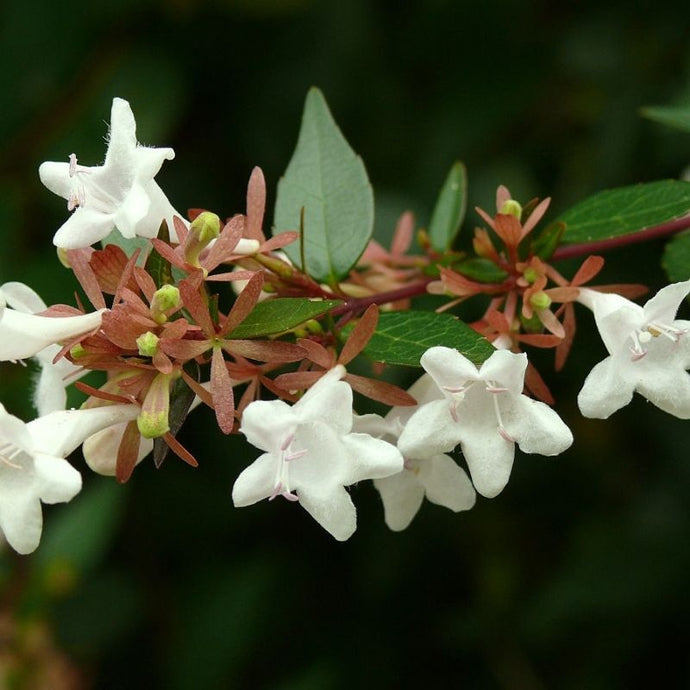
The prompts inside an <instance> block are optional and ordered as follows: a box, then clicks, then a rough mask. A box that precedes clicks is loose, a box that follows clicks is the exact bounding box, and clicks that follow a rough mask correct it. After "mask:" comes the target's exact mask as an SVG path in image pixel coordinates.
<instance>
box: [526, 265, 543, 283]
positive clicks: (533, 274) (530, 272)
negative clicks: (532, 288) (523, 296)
mask: <svg viewBox="0 0 690 690" xmlns="http://www.w3.org/2000/svg"><path fill="white" fill-rule="evenodd" d="M522 276H523V278H524V279H525V280H526V281H527V282H528V283H529V284H530V285H532V284H533V283H536V282H537V278H539V273H538V272H537V271H536V270H535V269H533V268H532V267H530V268H528V269H526V270H525V272H524V273H523V274H522Z"/></svg>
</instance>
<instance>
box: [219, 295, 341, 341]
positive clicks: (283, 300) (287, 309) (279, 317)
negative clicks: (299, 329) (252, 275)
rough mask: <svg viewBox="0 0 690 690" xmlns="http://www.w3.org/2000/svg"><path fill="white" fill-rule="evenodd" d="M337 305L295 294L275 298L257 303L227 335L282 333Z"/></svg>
mask: <svg viewBox="0 0 690 690" xmlns="http://www.w3.org/2000/svg"><path fill="white" fill-rule="evenodd" d="M338 304H340V302H339V301H338V300H310V299H306V298H298V297H295V298H291V297H277V298H276V299H271V300H266V301H265V302H259V303H258V304H257V305H256V306H255V307H254V309H253V310H252V312H251V313H250V314H249V316H247V318H245V319H244V321H243V322H242V323H241V324H240V325H239V326H238V327H237V328H235V330H234V331H232V333H230V336H229V337H230V338H258V337H260V336H264V335H274V334H276V333H282V332H283V331H287V330H289V329H290V328H294V327H295V326H299V325H300V324H301V323H304V322H305V321H308V320H309V319H313V318H315V317H317V316H320V315H321V314H325V313H326V312H327V311H328V310H329V309H332V308H333V307H335V306H337V305H338Z"/></svg>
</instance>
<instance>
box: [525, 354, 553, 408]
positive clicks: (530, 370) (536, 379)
mask: <svg viewBox="0 0 690 690" xmlns="http://www.w3.org/2000/svg"><path fill="white" fill-rule="evenodd" d="M525 388H527V390H528V391H529V392H530V393H532V395H534V397H535V398H537V400H541V401H542V402H545V403H546V404H547V405H553V404H554V403H555V402H556V400H555V399H554V397H553V395H552V394H551V391H550V390H549V387H548V386H547V385H546V383H545V382H544V379H543V378H542V377H541V374H540V373H539V372H538V371H537V370H536V368H535V367H534V365H533V364H532V363H531V362H529V363H528V364H527V370H526V371H525Z"/></svg>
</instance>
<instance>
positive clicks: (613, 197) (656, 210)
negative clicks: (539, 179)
mask: <svg viewBox="0 0 690 690" xmlns="http://www.w3.org/2000/svg"><path fill="white" fill-rule="evenodd" d="M688 211H690V182H681V181H679V180H662V181H660V182H649V183H647V184H638V185H632V186H630V187H619V188H618V189H609V190H607V191H604V192H600V193H599V194H595V195H594V196H592V197H590V198H589V199H585V201H582V202H580V203H579V204H577V205H575V206H573V208H571V209H569V210H568V211H566V212H565V213H564V214H562V215H561V217H560V218H559V219H558V220H559V221H560V222H562V223H565V224H566V226H567V227H566V231H565V233H564V234H563V242H564V243H567V244H573V243H576V242H578V243H579V242H592V241H596V240H607V239H610V238H612V237H620V236H622V235H629V234H631V233H634V232H639V231H640V230H644V229H646V228H650V227H652V226H654V225H659V224H661V223H666V222H668V221H670V220H673V219H674V218H678V217H679V216H682V215H685V214H686V213H687V212H688Z"/></svg>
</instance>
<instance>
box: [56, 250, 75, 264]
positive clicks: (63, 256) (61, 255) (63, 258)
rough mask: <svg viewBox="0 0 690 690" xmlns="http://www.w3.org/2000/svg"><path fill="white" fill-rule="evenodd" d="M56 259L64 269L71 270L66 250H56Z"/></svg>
mask: <svg viewBox="0 0 690 690" xmlns="http://www.w3.org/2000/svg"><path fill="white" fill-rule="evenodd" d="M57 258H58V261H59V262H60V263H61V264H62V265H63V266H64V267H65V268H72V266H70V263H69V259H68V258H67V250H66V249H64V248H63V247H58V248H57Z"/></svg>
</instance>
